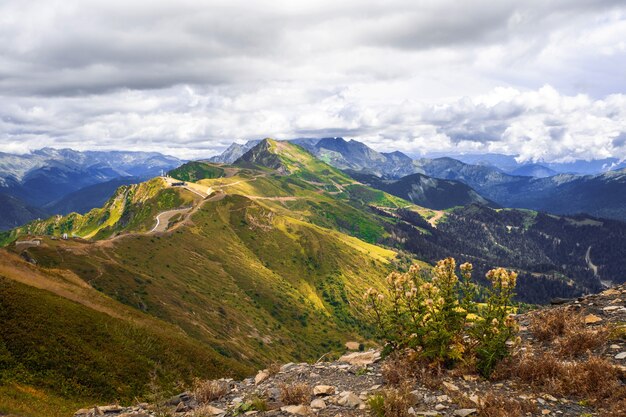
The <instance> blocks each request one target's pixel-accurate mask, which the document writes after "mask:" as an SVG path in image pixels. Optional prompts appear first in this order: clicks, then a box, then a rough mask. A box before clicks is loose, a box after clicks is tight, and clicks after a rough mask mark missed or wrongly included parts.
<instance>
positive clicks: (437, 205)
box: [347, 171, 499, 210]
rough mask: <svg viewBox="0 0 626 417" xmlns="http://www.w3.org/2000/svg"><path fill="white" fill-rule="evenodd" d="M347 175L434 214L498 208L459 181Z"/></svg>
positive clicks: (414, 175) (423, 176) (423, 177)
mask: <svg viewBox="0 0 626 417" xmlns="http://www.w3.org/2000/svg"><path fill="white" fill-rule="evenodd" d="M347 172H348V173H349V174H350V176H352V177H353V178H354V179H356V180H358V181H359V182H362V183H364V184H367V185H369V186H371V187H374V188H377V189H379V190H383V191H385V192H388V193H389V194H392V195H395V196H397V197H401V198H404V199H405V200H409V201H411V202H413V203H415V204H417V205H419V206H423V207H427V208H431V209H435V210H442V209H447V208H451V207H457V206H465V205H468V204H484V205H487V206H490V207H499V206H498V205H497V204H496V203H494V202H492V201H489V200H487V199H486V198H484V197H482V196H481V195H480V194H478V193H477V192H476V191H474V190H473V189H472V188H470V187H469V186H467V185H465V184H463V183H462V182H459V181H453V180H442V179H437V178H432V177H428V176H426V175H423V174H411V175H407V176H406V177H402V178H400V179H398V180H385V179H381V178H379V177H377V176H375V175H371V174H361V173H358V172H354V171H347Z"/></svg>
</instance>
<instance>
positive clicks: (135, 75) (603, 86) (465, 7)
mask: <svg viewBox="0 0 626 417" xmlns="http://www.w3.org/2000/svg"><path fill="white" fill-rule="evenodd" d="M624 39H626V5H625V4H624V2H623V1H620V0H594V1H592V0H559V1H551V2H545V1H543V0H530V1H525V2H519V1H514V0H503V1H499V2H496V3H494V2H493V1H486V0H484V1H483V0H474V1H471V2H457V1H452V0H439V1H419V2H416V1H413V0H406V1H405V0H389V1H385V2H380V1H363V0H361V1H356V0H350V1H342V2H337V1H331V0H317V1H313V0H311V1H304V0H303V1H297V2H293V1H275V0H274V1H270V0H262V1H261V0H260V1H254V2H250V1H243V0H241V1H239V0H221V1H218V0H212V1H207V2H197V1H192V0H177V1H148V0H145V1H133V2H128V1H125V2H122V1H117V0H109V1H106V2H105V1H94V0H64V1H49V0H47V1H43V0H42V1H37V0H33V1H20V0H5V1H3V2H2V3H1V4H0V100H1V102H2V106H0V151H16V150H20V151H27V150H29V149H34V148H37V147H41V146H55V147H61V146H67V147H74V148H80V149H93V148H108V149H110V148H125V149H151V150H160V151H163V152H169V153H173V154H176V155H179V156H184V157H196V156H207V155H210V154H213V153H215V152H217V151H219V150H221V149H222V148H223V147H224V146H226V145H227V144H228V143H230V142H231V141H232V140H235V139H248V138H257V137H263V136H275V137H279V138H289V137H298V136H309V137H311V136H325V135H341V136H345V137H355V138H359V139H362V140H364V141H366V142H368V143H370V144H371V145H373V146H375V147H377V148H379V149H382V150H392V149H401V150H404V151H406V152H410V153H418V152H432V151H442V152H446V151H452V150H454V151H458V150H465V151H501V152H507V153H520V155H521V157H522V158H525V159H532V158H535V159H536V158H545V159H548V160H553V159H563V158H568V157H584V158H590V157H603V156H606V155H609V154H610V155H614V156H619V157H621V156H626V150H625V149H624V144H623V143H622V142H624V141H623V139H619V138H623V134H624V133H623V132H625V131H626V129H625V127H624V123H625V122H624V120H625V119H626V116H625V114H624V110H623V109H624V96H623V94H625V93H626V77H624V73H623V68H625V67H626V46H625V43H624ZM616 138H618V139H616Z"/></svg>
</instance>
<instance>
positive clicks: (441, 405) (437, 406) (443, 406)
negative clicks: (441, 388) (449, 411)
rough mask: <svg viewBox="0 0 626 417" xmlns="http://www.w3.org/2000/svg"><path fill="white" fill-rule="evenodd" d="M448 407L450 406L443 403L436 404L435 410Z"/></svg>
mask: <svg viewBox="0 0 626 417" xmlns="http://www.w3.org/2000/svg"><path fill="white" fill-rule="evenodd" d="M446 408H448V406H446V405H443V404H437V405H436V406H435V410H437V411H442V410H445V409H446Z"/></svg>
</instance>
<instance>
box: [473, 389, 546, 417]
mask: <svg viewBox="0 0 626 417" xmlns="http://www.w3.org/2000/svg"><path fill="white" fill-rule="evenodd" d="M481 401H482V404H481V409H480V415H481V417H518V416H523V415H526V414H527V413H536V412H537V406H536V405H535V404H533V403H532V402H530V401H526V400H517V399H513V398H509V397H506V396H504V395H502V394H499V393H496V392H493V391H491V392H488V393H487V394H486V395H484V396H483V397H482V398H481Z"/></svg>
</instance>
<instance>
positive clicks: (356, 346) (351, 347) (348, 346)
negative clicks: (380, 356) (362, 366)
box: [346, 342, 361, 350]
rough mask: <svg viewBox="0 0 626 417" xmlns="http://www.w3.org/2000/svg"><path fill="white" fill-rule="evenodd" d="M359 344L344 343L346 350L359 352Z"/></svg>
mask: <svg viewBox="0 0 626 417" xmlns="http://www.w3.org/2000/svg"><path fill="white" fill-rule="evenodd" d="M360 345H361V344H360V343H359V342H346V349H348V350H359V346H360Z"/></svg>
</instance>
